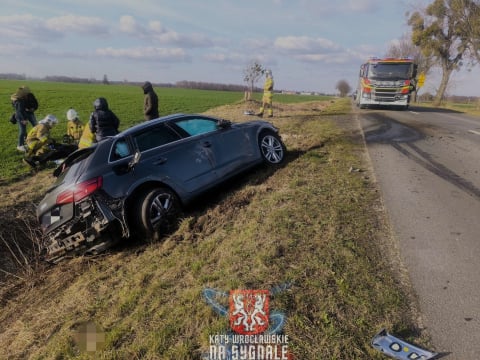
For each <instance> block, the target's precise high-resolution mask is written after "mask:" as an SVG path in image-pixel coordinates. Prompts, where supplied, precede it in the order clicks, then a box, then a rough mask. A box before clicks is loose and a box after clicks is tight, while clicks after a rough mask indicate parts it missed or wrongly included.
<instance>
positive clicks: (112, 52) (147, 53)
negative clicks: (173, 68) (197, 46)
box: [95, 46, 190, 62]
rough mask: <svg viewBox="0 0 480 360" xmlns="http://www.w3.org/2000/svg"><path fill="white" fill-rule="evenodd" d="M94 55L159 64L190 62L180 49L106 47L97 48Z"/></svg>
mask: <svg viewBox="0 0 480 360" xmlns="http://www.w3.org/2000/svg"><path fill="white" fill-rule="evenodd" d="M95 53H96V54H97V55H99V56H104V57H110V58H119V59H133V60H148V61H151V60H155V61H160V62H178V61H182V62H185V61H190V57H189V56H188V55H187V54H186V53H185V50H183V49H180V48H174V49H166V48H157V47H152V46H149V47H135V48H123V49H114V48H112V47H107V48H99V49H97V50H96V51H95Z"/></svg>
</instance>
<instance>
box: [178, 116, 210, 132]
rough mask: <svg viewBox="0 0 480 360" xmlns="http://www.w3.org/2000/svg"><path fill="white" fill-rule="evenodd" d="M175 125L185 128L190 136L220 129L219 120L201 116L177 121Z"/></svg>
mask: <svg viewBox="0 0 480 360" xmlns="http://www.w3.org/2000/svg"><path fill="white" fill-rule="evenodd" d="M175 125H177V126H178V127H180V128H182V129H183V130H185V131H186V132H187V133H188V134H189V135H190V136H195V135H200V134H205V133H208V132H212V131H215V130H217V129H218V127H217V121H215V120H211V119H201V118H198V119H195V118H194V119H185V120H180V121H176V122H175Z"/></svg>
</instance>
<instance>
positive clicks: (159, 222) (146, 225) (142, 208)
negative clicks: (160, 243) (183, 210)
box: [132, 188, 180, 240]
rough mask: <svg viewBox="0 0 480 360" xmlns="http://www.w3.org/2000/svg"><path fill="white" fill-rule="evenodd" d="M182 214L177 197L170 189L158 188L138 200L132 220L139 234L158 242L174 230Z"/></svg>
mask: <svg viewBox="0 0 480 360" xmlns="http://www.w3.org/2000/svg"><path fill="white" fill-rule="evenodd" d="M179 212H180V204H179V201H178V198H177V196H176V195H175V194H174V193H173V192H172V191H171V190H169V189H166V188H156V189H153V190H150V191H147V192H145V193H144V194H143V195H141V196H139V197H138V198H137V199H136V202H135V204H134V207H133V213H132V219H133V224H134V227H135V230H136V231H137V234H135V235H140V236H143V237H145V238H147V239H150V240H158V239H160V238H161V236H162V235H163V234H164V233H166V232H168V231H170V230H172V228H173V227H174V224H175V221H176V220H177V217H178V215H179Z"/></svg>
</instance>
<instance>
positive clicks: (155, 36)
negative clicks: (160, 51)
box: [119, 15, 214, 47]
mask: <svg viewBox="0 0 480 360" xmlns="http://www.w3.org/2000/svg"><path fill="white" fill-rule="evenodd" d="M119 28H120V31H121V32H123V33H125V34H128V35H130V36H134V37H139V38H141V39H143V40H147V41H151V42H153V43H157V44H161V45H174V46H180V47H211V46H213V45H214V42H213V41H212V40H211V39H210V38H208V37H207V36H205V35H203V34H196V33H193V34H181V33H178V32H176V31H174V30H170V29H167V28H165V27H164V26H163V25H162V23H161V22H160V21H158V20H154V21H150V22H149V23H148V26H143V25H142V24H139V23H138V22H137V21H136V20H135V18H134V17H133V16H131V15H124V16H122V17H121V18H120V25H119Z"/></svg>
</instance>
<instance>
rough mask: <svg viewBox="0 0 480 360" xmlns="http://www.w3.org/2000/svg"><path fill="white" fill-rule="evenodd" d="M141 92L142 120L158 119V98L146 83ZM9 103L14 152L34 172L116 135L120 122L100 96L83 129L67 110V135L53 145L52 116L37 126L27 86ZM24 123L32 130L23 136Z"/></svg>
mask: <svg viewBox="0 0 480 360" xmlns="http://www.w3.org/2000/svg"><path fill="white" fill-rule="evenodd" d="M142 89H143V92H144V108H143V113H144V118H145V120H152V119H156V118H158V117H159V111H158V96H157V94H156V93H155V91H154V90H153V86H152V84H151V83H150V82H149V81H146V82H145V83H144V84H143V85H142ZM32 98H33V99H34V101H33V100H32ZM11 101H12V106H13V107H14V109H15V111H14V114H13V115H12V117H11V120H10V121H11V122H12V123H18V128H19V135H18V145H17V150H19V151H22V152H24V158H23V161H24V162H25V163H26V164H28V165H29V166H31V167H32V168H33V169H34V170H37V169H38V168H39V167H42V166H44V165H45V164H46V163H47V162H48V161H54V160H58V159H63V158H65V157H66V156H68V155H69V154H70V153H71V152H73V151H75V150H77V149H81V148H85V147H89V146H91V145H92V144H93V143H94V142H99V141H101V140H102V139H104V138H106V137H109V136H114V135H116V134H118V132H119V130H118V128H119V125H120V120H119V118H118V117H117V115H115V113H114V112H113V111H112V110H110V109H109V106H108V102H107V100H106V99H105V98H103V97H99V98H97V99H95V101H94V102H93V108H94V111H93V112H92V113H91V114H90V118H89V121H88V125H87V126H84V125H83V123H82V122H81V121H80V119H79V116H78V113H77V111H75V109H73V108H71V109H69V110H68V111H67V113H66V117H67V132H66V134H65V135H64V137H63V141H62V143H58V142H56V141H55V139H54V138H53V137H52V136H51V134H50V130H51V129H52V128H53V127H54V126H55V125H57V124H58V119H57V117H56V116H55V115H52V114H48V115H47V116H45V118H44V119H42V120H40V121H39V123H38V124H37V121H36V118H35V111H36V110H37V108H38V102H37V100H36V99H35V97H34V95H33V93H32V92H31V91H30V89H29V88H28V87H27V86H22V87H20V88H18V89H17V91H16V92H15V93H14V94H12V96H11ZM28 122H30V124H31V125H32V129H31V130H30V131H29V132H28V133H27V124H28Z"/></svg>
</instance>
